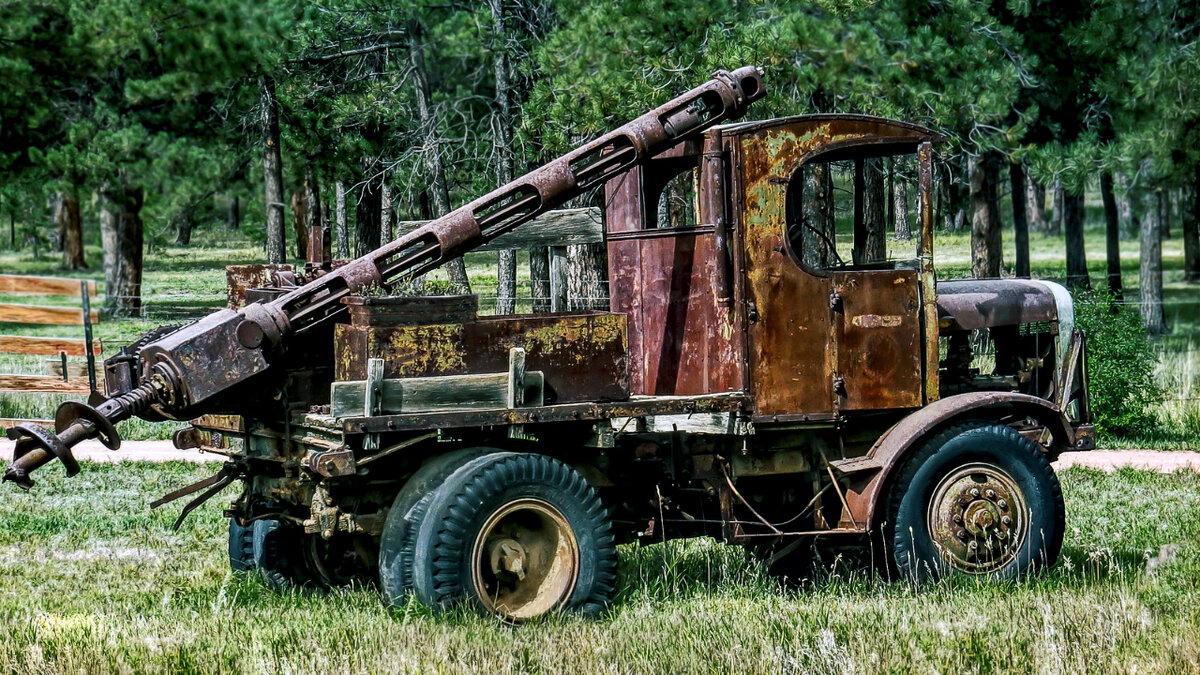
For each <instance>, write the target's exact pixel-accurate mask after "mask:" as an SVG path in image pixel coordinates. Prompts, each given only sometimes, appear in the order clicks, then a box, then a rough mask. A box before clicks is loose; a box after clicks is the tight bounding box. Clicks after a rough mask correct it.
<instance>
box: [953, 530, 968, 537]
mask: <svg viewBox="0 0 1200 675" xmlns="http://www.w3.org/2000/svg"><path fill="white" fill-rule="evenodd" d="M956 534H957V535H958V538H959V539H966V538H967V531H966V530H959V531H958V532H956Z"/></svg>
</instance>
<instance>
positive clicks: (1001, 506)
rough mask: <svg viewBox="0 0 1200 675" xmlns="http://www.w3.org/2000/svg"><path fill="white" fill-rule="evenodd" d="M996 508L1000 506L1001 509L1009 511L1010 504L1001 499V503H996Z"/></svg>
mask: <svg viewBox="0 0 1200 675" xmlns="http://www.w3.org/2000/svg"><path fill="white" fill-rule="evenodd" d="M996 506H999V507H1000V508H1002V509H1007V508H1008V502H1006V501H1004V500H1003V499H1001V500H1000V501H998V502H996Z"/></svg>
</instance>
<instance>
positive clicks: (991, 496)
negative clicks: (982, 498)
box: [987, 490, 996, 499]
mask: <svg viewBox="0 0 1200 675" xmlns="http://www.w3.org/2000/svg"><path fill="white" fill-rule="evenodd" d="M987 498H988V499H995V498H996V491H995V490H988V491H987Z"/></svg>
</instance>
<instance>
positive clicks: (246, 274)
mask: <svg viewBox="0 0 1200 675" xmlns="http://www.w3.org/2000/svg"><path fill="white" fill-rule="evenodd" d="M280 273H286V275H287V276H288V277H289V280H290V281H291V282H292V283H290V284H286V285H293V286H294V285H295V283H294V282H295V273H296V266H295V265H290V264H289V265H230V266H228V267H226V268H225V284H226V288H227V289H228V291H227V292H228V294H229V295H228V302H227V304H228V306H229V309H241V308H242V307H243V306H244V305H245V304H246V290H247V289H251V288H266V287H268V286H283V285H285V284H284V283H282V282H284V281H285V280H284V279H282V278H281V275H280Z"/></svg>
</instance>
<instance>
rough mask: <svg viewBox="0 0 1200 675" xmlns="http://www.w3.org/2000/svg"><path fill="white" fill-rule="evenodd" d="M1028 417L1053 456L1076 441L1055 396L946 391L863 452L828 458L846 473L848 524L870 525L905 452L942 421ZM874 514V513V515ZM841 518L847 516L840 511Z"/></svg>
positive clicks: (874, 522) (910, 449) (880, 517)
mask: <svg viewBox="0 0 1200 675" xmlns="http://www.w3.org/2000/svg"><path fill="white" fill-rule="evenodd" d="M1014 415H1016V416H1019V417H1021V418H1024V417H1031V418H1033V419H1035V420H1037V422H1038V424H1040V425H1042V426H1044V427H1045V428H1046V429H1047V430H1049V432H1050V437H1051V438H1050V441H1049V447H1048V448H1047V452H1049V453H1050V455H1051V456H1052V457H1055V456H1057V455H1058V453H1059V452H1061V451H1062V450H1063V449H1067V448H1072V447H1074V446H1075V432H1074V430H1073V429H1072V427H1071V424H1070V422H1069V421H1068V420H1067V417H1066V416H1065V415H1064V414H1063V412H1062V410H1061V409H1059V407H1058V406H1057V405H1055V404H1054V402H1053V401H1047V400H1046V399H1043V398H1038V397H1036V396H1030V395H1028V394H1018V393H1013V392H994V391H979V392H970V393H966V394H958V395H956V396H948V397H946V398H943V399H939V400H937V401H934V402H933V403H931V404H929V405H927V406H925V407H924V408H921V409H920V410H917V411H916V412H914V413H913V414H911V415H909V416H908V417H905V418H904V419H902V420H900V421H899V422H897V423H896V424H895V425H894V426H892V428H890V429H888V430H887V431H886V432H884V434H883V436H881V437H880V438H879V440H878V441H876V442H875V445H874V446H872V447H871V450H870V451H869V452H868V453H867V454H866V456H864V457H858V458H854V459H849V460H841V461H835V462H832V464H833V465H834V468H836V469H839V470H841V471H843V472H844V473H847V474H849V479H850V481H849V484H848V485H847V490H846V495H845V496H846V507H847V509H848V511H849V516H850V518H851V519H852V521H850V522H845V525H847V526H851V527H854V526H857V528H868V529H873V526H874V525H876V524H878V523H879V522H881V521H882V516H883V515H884V514H877V513H876V507H877V505H878V503H879V500H880V498H881V497H882V496H884V495H886V490H887V488H888V487H889V484H890V481H891V480H893V479H894V474H896V473H898V472H896V467H898V466H899V465H900V464H901V463H902V462H903V460H904V458H906V457H907V456H908V455H909V453H910V452H911V451H913V450H916V449H917V448H919V447H920V446H921V444H922V443H923V442H924V441H925V440H926V439H928V438H929V437H931V436H933V434H935V433H937V432H938V431H939V430H941V429H943V428H945V427H946V426H948V425H950V424H953V423H955V422H958V421H962V420H965V419H985V420H996V421H1000V420H1003V419H1005V418H1010V417H1012V416H1014ZM877 516H878V517H877ZM843 520H845V518H844V517H843Z"/></svg>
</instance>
